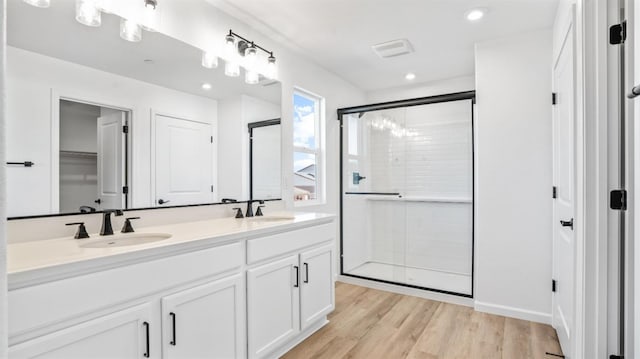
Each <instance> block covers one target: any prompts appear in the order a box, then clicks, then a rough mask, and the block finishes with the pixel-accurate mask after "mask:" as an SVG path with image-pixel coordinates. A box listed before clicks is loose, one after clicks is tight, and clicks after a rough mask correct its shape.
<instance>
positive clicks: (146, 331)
mask: <svg viewBox="0 0 640 359" xmlns="http://www.w3.org/2000/svg"><path fill="white" fill-rule="evenodd" d="M142 325H144V329H145V335H146V337H147V348H146V351H145V352H144V357H145V358H148V357H149V355H150V352H149V323H148V322H144V323H142Z"/></svg>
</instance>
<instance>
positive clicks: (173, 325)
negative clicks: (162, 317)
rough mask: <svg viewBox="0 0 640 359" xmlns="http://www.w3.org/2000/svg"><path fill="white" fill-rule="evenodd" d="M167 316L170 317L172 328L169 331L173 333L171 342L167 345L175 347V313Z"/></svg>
mask: <svg viewBox="0 0 640 359" xmlns="http://www.w3.org/2000/svg"><path fill="white" fill-rule="evenodd" d="M169 315H170V316H171V327H172V329H171V330H172V331H173V334H172V336H173V337H172V338H171V341H170V342H169V344H171V345H173V346H176V313H174V312H171V313H169Z"/></svg>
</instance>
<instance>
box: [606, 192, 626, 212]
mask: <svg viewBox="0 0 640 359" xmlns="http://www.w3.org/2000/svg"><path fill="white" fill-rule="evenodd" d="M609 207H610V208H611V209H615V210H620V211H625V210H626V209H627V190H624V189H616V190H613V191H611V194H610V195H609Z"/></svg>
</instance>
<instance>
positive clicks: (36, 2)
mask: <svg viewBox="0 0 640 359" xmlns="http://www.w3.org/2000/svg"><path fill="white" fill-rule="evenodd" d="M23 1H24V2H26V3H27V4H29V5H33V6H35V7H49V6H50V5H51V0H23Z"/></svg>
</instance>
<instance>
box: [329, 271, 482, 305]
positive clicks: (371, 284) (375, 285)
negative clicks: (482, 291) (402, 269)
mask: <svg viewBox="0 0 640 359" xmlns="http://www.w3.org/2000/svg"><path fill="white" fill-rule="evenodd" d="M337 280H338V281H339V282H343V283H348V284H354V285H359V286H361V287H367V288H372V289H378V290H383V291H385V292H391V293H397V294H404V295H410V296H412V297H419V298H424V299H430V300H435V301H438V302H445V303H451V304H457V305H464V306H466V307H473V304H474V302H473V298H465V297H460V296H457V295H451V294H444V293H438V292H431V291H428V290H424V289H416V288H411V287H405V286H402V285H394V284H388V283H382V282H376V281H372V280H367V279H362V278H355V277H349V276H344V275H339V276H338V278H337Z"/></svg>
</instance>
